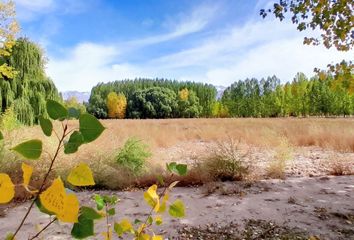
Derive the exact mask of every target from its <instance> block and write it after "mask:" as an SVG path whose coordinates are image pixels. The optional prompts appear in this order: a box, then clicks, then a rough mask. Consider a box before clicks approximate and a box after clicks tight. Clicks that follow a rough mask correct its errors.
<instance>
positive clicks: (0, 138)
mask: <svg viewBox="0 0 354 240" xmlns="http://www.w3.org/2000/svg"><path fill="white" fill-rule="evenodd" d="M3 139H4V135H2V132H1V131H0V140H3Z"/></svg>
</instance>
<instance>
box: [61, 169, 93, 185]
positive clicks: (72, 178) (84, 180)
mask: <svg viewBox="0 0 354 240" xmlns="http://www.w3.org/2000/svg"><path fill="white" fill-rule="evenodd" d="M67 180H68V182H69V183H71V184H72V185H74V186H91V185H95V181H94V180H93V175H92V171H91V169H90V168H89V166H87V164H85V163H80V164H79V165H78V166H77V167H75V168H74V169H72V170H71V172H70V173H69V176H68V178H67Z"/></svg>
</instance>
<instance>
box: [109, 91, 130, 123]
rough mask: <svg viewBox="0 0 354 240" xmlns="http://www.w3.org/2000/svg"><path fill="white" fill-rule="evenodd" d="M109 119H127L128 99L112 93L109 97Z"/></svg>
mask: <svg viewBox="0 0 354 240" xmlns="http://www.w3.org/2000/svg"><path fill="white" fill-rule="evenodd" d="M107 108H108V117H110V118H119V119H123V118H125V113H126V109H127V99H126V97H125V96H124V94H122V93H119V94H117V93H115V92H111V93H109V94H108V96H107Z"/></svg>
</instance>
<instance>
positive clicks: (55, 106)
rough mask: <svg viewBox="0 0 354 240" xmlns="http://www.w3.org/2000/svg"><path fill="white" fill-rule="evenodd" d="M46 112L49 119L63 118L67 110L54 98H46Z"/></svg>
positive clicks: (66, 114)
mask: <svg viewBox="0 0 354 240" xmlns="http://www.w3.org/2000/svg"><path fill="white" fill-rule="evenodd" d="M47 112H48V115H49V117H50V118H51V119H54V120H57V119H60V120H61V119H65V118H66V117H67V116H68V110H67V109H66V108H65V107H64V106H63V105H61V104H60V103H58V102H57V101H54V100H47Z"/></svg>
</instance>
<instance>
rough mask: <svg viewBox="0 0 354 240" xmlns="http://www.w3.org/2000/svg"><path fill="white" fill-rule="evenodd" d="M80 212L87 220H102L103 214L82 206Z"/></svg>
mask: <svg viewBox="0 0 354 240" xmlns="http://www.w3.org/2000/svg"><path fill="white" fill-rule="evenodd" d="M80 211H81V215H82V216H83V217H85V218H86V219H90V220H96V219H101V218H102V215H101V214H99V213H98V212H97V211H96V210H95V209H93V208H90V207H86V206H82V207H81V208H80Z"/></svg>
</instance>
